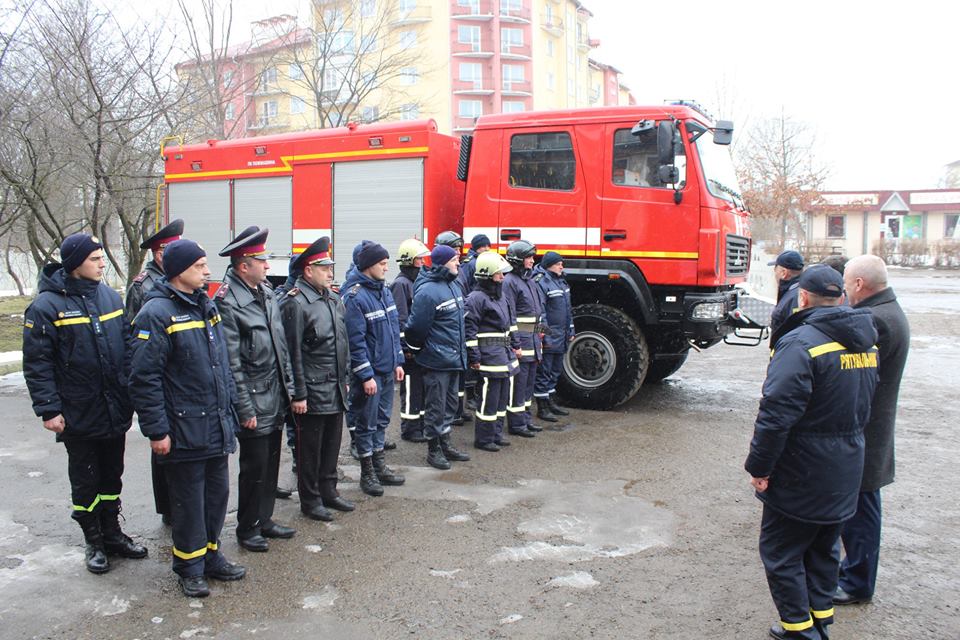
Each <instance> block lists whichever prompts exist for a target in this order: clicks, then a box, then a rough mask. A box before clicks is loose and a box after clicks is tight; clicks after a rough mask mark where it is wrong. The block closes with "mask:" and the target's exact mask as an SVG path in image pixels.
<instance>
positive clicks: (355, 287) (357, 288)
mask: <svg viewBox="0 0 960 640" xmlns="http://www.w3.org/2000/svg"><path fill="white" fill-rule="evenodd" d="M361 286H362V285H361V284H360V283H359V282H358V283H357V284H355V285H353V286H352V287H350V291H347V295H348V296H355V295H357V292H358V291H360V287H361ZM337 293H339V291H338V292H337Z"/></svg>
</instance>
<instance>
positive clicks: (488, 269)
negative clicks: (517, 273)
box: [473, 251, 513, 280]
mask: <svg viewBox="0 0 960 640" xmlns="http://www.w3.org/2000/svg"><path fill="white" fill-rule="evenodd" d="M476 260H477V270H476V271H475V272H474V274H473V275H474V277H475V278H480V279H481V280H487V279H489V278H492V277H493V275H494V274H495V273H501V272H502V273H507V272H508V271H513V267H511V266H510V263H509V262H507V261H506V260H504V259H503V256H501V255H500V254H499V253H497V252H496V251H484V252H483V253H481V254H480V255H478V256H477V258H476Z"/></svg>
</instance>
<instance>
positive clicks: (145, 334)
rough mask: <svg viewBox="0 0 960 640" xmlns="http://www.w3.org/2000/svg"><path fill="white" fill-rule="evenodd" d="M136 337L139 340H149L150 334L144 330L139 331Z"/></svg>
mask: <svg viewBox="0 0 960 640" xmlns="http://www.w3.org/2000/svg"><path fill="white" fill-rule="evenodd" d="M137 337H138V338H140V339H141V340H149V339H150V332H149V331H147V330H146V329H140V331H139V332H138V333H137Z"/></svg>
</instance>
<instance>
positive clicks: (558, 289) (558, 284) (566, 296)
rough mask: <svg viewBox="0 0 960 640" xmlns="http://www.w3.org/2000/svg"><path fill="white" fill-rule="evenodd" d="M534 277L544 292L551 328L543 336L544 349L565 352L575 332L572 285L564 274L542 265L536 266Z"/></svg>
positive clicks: (548, 325)
mask: <svg viewBox="0 0 960 640" xmlns="http://www.w3.org/2000/svg"><path fill="white" fill-rule="evenodd" d="M533 279H534V280H535V281H536V283H537V284H538V285H540V291H542V292H543V301H544V315H545V316H546V324H547V327H548V328H549V329H550V332H549V333H548V334H547V335H545V336H544V338H543V350H544V351H545V352H547V353H565V352H566V350H567V346H568V345H569V344H570V340H572V339H573V333H574V330H573V304H572V303H571V302H570V285H568V284H567V280H566V279H565V278H564V277H563V276H558V275H557V274H555V273H554V272H552V271H547V270H546V269H544V268H543V267H541V266H540V265H537V266H536V267H534V269H533Z"/></svg>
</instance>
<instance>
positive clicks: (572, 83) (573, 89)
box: [567, 77, 577, 96]
mask: <svg viewBox="0 0 960 640" xmlns="http://www.w3.org/2000/svg"><path fill="white" fill-rule="evenodd" d="M567 95H568V96H576V95H577V81H576V79H575V78H572V77H568V78H567Z"/></svg>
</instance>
